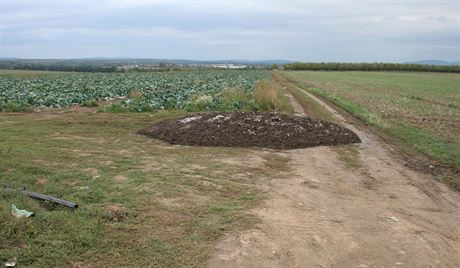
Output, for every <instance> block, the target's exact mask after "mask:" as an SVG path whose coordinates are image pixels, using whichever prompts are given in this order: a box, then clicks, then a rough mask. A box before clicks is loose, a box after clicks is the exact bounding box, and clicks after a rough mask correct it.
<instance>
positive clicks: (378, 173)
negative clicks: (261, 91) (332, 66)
mask: <svg viewBox="0 0 460 268" xmlns="http://www.w3.org/2000/svg"><path fill="white" fill-rule="evenodd" d="M293 86H294V85H293ZM303 92H304V93H305V94H307V95H308V96H309V97H310V98H312V99H314V100H315V101H317V102H318V103H319V104H320V105H321V106H323V107H324V108H325V109H327V110H328V111H329V112H331V113H332V114H333V115H334V116H335V118H336V119H337V120H338V121H339V122H341V124H342V125H344V126H345V127H348V128H350V129H351V130H353V131H355V132H356V133H357V134H358V135H359V136H360V138H361V140H362V141H363V142H362V143H361V144H359V145H351V146H346V147H315V148H309V149H299V150H290V151H280V152H278V153H279V154H281V155H283V156H287V157H289V158H290V166H291V168H292V176H290V177H287V178H282V179H273V180H271V181H267V182H265V183H266V184H267V187H264V188H266V189H269V190H268V198H267V200H266V201H265V202H264V203H263V204H262V205H261V206H259V207H257V208H255V209H253V210H252V211H251V212H252V213H254V214H255V215H257V216H258V217H259V218H260V220H261V221H260V223H259V224H258V225H257V226H255V228H254V229H251V230H246V231H244V232H241V233H237V234H229V235H228V236H226V237H224V238H223V239H222V240H221V241H220V242H219V243H218V244H217V246H216V253H215V255H214V256H212V257H211V259H210V260H209V261H208V266H209V267H458V264H459V263H460V239H459V238H460V236H459V234H460V207H459V204H460V197H459V194H458V193H457V192H453V191H452V190H450V189H449V188H447V187H446V186H445V185H444V184H442V183H439V182H437V181H435V180H433V178H431V177H430V176H429V175H426V174H422V173H419V172H417V171H413V170H411V169H408V168H407V167H406V166H404V164H403V163H402V162H401V161H400V160H399V157H398V153H397V152H396V151H395V150H393V149H392V147H391V146H389V145H387V144H386V143H384V142H383V141H382V140H381V139H380V138H378V137H377V136H376V135H375V134H372V133H371V132H369V131H368V130H366V129H363V128H361V127H358V126H354V125H352V124H350V123H349V122H347V120H346V119H345V118H344V117H343V116H342V115H340V114H339V113H337V111H335V109H333V108H332V107H330V106H329V105H327V104H326V103H324V102H323V101H321V100H320V99H318V98H317V97H316V96H314V95H311V94H309V93H307V92H305V91H303ZM293 107H297V108H296V112H297V113H301V114H303V110H302V109H301V108H300V109H299V108H298V107H299V106H295V105H293ZM343 150H349V151H351V152H352V154H351V157H354V159H352V160H353V165H349V164H347V162H346V161H344V160H343V159H342V158H341V155H342V154H343Z"/></svg>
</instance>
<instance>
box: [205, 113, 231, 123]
mask: <svg viewBox="0 0 460 268" xmlns="http://www.w3.org/2000/svg"><path fill="white" fill-rule="evenodd" d="M228 119H230V116H224V115H221V114H219V115H216V116H214V117H212V118H209V119H208V122H214V121H217V122H222V121H225V120H228Z"/></svg>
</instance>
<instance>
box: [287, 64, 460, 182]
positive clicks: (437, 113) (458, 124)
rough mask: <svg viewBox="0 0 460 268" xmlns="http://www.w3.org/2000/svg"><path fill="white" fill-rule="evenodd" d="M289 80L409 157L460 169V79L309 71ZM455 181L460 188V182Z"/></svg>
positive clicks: (452, 77)
mask: <svg viewBox="0 0 460 268" xmlns="http://www.w3.org/2000/svg"><path fill="white" fill-rule="evenodd" d="M283 75H284V76H285V77H287V78H288V79H289V80H291V81H293V82H295V83H296V84H298V85H299V86H301V87H302V88H305V89H306V90H308V91H310V92H311V93H314V94H316V95H319V96H322V97H324V98H327V99H329V100H330V101H332V102H334V103H335V104H336V105H338V106H340V107H342V108H343V109H345V110H347V111H349V112H350V113H351V114H353V115H354V116H356V117H358V118H360V119H361V120H363V121H364V122H366V123H368V124H369V125H371V126H374V127H376V128H378V129H380V130H381V131H382V132H383V133H386V134H388V135H390V136H391V137H394V138H396V140H397V141H399V142H400V143H401V144H404V145H405V148H406V149H407V151H408V152H412V153H416V152H422V153H424V154H426V155H428V156H430V157H432V158H434V159H436V160H438V161H440V162H441V163H444V164H447V165H450V166H452V167H454V168H455V169H457V170H459V169H460V136H459V133H460V121H459V118H460V87H459V85H460V76H459V75H457V74H435V73H431V74H430V73H390V72H309V71H303V72H283ZM449 178H450V177H449ZM452 181H456V182H455V183H453V184H454V186H455V187H459V186H460V181H459V180H452V179H450V183H452ZM459 188H460V187H459Z"/></svg>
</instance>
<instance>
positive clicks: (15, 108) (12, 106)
mask: <svg viewBox="0 0 460 268" xmlns="http://www.w3.org/2000/svg"><path fill="white" fill-rule="evenodd" d="M31 111H33V107H31V106H30V105H27V104H23V103H20V102H15V101H11V102H8V103H6V104H5V106H4V107H3V109H1V108H0V112H10V113H17V112H31Z"/></svg>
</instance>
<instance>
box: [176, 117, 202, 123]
mask: <svg viewBox="0 0 460 268" xmlns="http://www.w3.org/2000/svg"><path fill="white" fill-rule="evenodd" d="M200 118H201V116H192V117H187V118H184V119H181V120H179V122H181V123H182V124H187V123H190V122H192V121H195V120H198V119H200Z"/></svg>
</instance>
